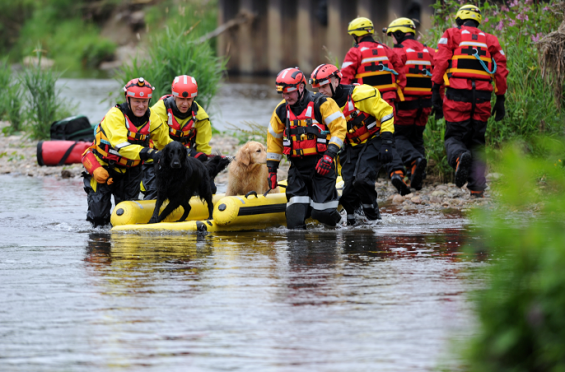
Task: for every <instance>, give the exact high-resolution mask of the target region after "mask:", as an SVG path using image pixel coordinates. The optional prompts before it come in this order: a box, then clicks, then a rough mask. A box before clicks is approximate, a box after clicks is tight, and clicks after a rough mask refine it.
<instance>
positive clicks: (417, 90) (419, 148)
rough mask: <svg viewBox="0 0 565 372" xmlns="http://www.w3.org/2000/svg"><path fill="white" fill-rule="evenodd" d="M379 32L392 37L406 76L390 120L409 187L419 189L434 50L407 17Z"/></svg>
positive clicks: (422, 169)
mask: <svg viewBox="0 0 565 372" xmlns="http://www.w3.org/2000/svg"><path fill="white" fill-rule="evenodd" d="M383 32H384V33H385V34H386V35H388V36H391V37H392V38H393V40H394V48H393V51H394V53H395V54H396V55H397V56H398V58H399V59H400V61H401V63H402V66H403V70H404V74H405V75H406V86H405V87H404V89H403V94H404V101H401V102H397V106H396V118H395V121H394V139H395V143H396V151H398V154H399V155H400V158H401V159H402V163H403V164H404V165H405V166H406V167H408V169H409V170H410V187H413V188H414V189H416V190H421V189H422V181H423V178H424V174H425V171H426V165H427V164H428V162H427V160H426V150H425V148H424V129H426V123H427V122H428V116H429V115H430V112H431V111H432V100H431V98H432V79H431V77H432V70H433V64H432V62H433V56H434V55H435V50H433V49H432V48H428V47H426V46H425V45H423V44H422V43H420V42H419V41H417V40H415V39H414V36H415V35H416V25H415V24H414V22H413V21H412V20H411V19H409V18H398V19H395V20H394V21H392V22H391V23H390V24H389V26H388V27H387V28H384V29H383Z"/></svg>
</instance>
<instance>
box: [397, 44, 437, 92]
mask: <svg viewBox="0 0 565 372" xmlns="http://www.w3.org/2000/svg"><path fill="white" fill-rule="evenodd" d="M405 52H406V63H405V64H404V66H405V72H406V88H404V94H405V95H410V96H431V95H432V56H431V55H430V52H429V51H428V48H426V47H424V48H422V49H420V50H416V49H414V48H407V49H406V50H405Z"/></svg>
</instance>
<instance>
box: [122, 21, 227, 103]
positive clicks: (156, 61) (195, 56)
mask: <svg viewBox="0 0 565 372" xmlns="http://www.w3.org/2000/svg"><path fill="white" fill-rule="evenodd" d="M195 27H197V24H194V25H192V26H191V27H189V26H188V25H186V23H172V24H171V27H168V28H167V29H165V31H164V32H163V33H158V34H157V35H154V36H153V37H152V39H151V42H150V44H149V46H148V50H147V52H148V55H149V58H148V59H138V58H136V59H134V61H133V63H132V64H131V65H129V66H125V67H123V68H122V70H121V71H120V72H119V73H118V74H117V75H116V79H117V80H118V81H119V82H120V83H122V84H124V85H125V84H126V83H127V82H128V81H129V80H131V79H133V78H136V77H140V76H142V77H144V78H146V79H147V81H149V82H150V83H151V84H152V85H153V86H154V87H155V91H154V93H153V96H154V97H156V98H159V97H161V96H163V95H165V94H170V93H171V83H172V82H173V79H174V77H175V76H177V75H183V74H186V75H190V76H193V77H194V78H195V79H196V82H197V83H198V97H197V99H196V100H197V101H198V103H199V104H200V105H201V106H202V107H204V109H207V108H208V106H209V105H210V101H211V100H212V97H214V95H215V94H216V92H217V90H218V87H219V83H220V81H221V79H222V77H223V74H224V73H225V71H226V63H225V60H223V59H220V58H218V57H216V56H215V53H214V51H213V50H212V48H211V47H210V45H209V44H208V43H207V42H204V43H200V42H198V41H197V35H198V34H197V33H195V32H192V31H193V29H194V28H195Z"/></svg>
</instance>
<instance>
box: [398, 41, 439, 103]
mask: <svg viewBox="0 0 565 372" xmlns="http://www.w3.org/2000/svg"><path fill="white" fill-rule="evenodd" d="M406 49H414V50H416V51H420V50H423V49H427V50H428V53H429V54H430V57H431V58H432V66H431V68H430V71H433V58H434V57H435V55H436V51H435V50H434V48H430V47H427V46H425V45H424V44H422V43H420V42H419V41H417V40H414V39H404V40H403V41H402V43H401V44H395V45H394V48H393V49H392V50H393V51H394V53H395V54H396V55H397V56H398V58H399V59H400V62H401V63H402V66H403V71H404V74H405V75H406V74H408V73H409V71H408V69H409V67H406V60H407V56H406ZM404 96H405V98H406V100H408V101H409V100H412V99H418V97H417V96H410V95H409V94H406V93H404ZM430 96H431V92H430Z"/></svg>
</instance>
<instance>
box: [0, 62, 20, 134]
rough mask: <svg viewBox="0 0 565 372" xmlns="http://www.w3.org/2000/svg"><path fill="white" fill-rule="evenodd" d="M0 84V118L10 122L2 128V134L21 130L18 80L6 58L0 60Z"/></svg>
mask: <svg viewBox="0 0 565 372" xmlns="http://www.w3.org/2000/svg"><path fill="white" fill-rule="evenodd" d="M0 86H1V87H4V88H3V94H2V95H0V119H6V120H8V122H9V123H10V125H9V126H8V127H5V128H3V129H2V132H3V133H4V134H12V133H14V132H19V131H21V130H22V124H23V117H22V92H21V87H20V82H19V81H18V79H17V78H16V76H15V75H14V74H13V72H12V70H11V68H10V65H9V63H8V61H7V59H4V60H2V61H0Z"/></svg>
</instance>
